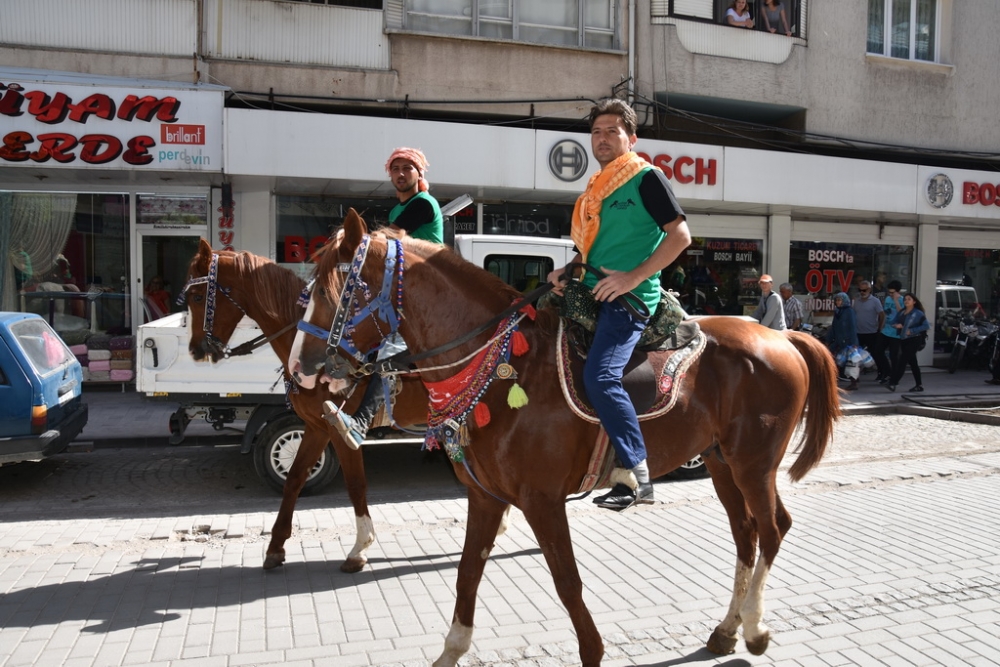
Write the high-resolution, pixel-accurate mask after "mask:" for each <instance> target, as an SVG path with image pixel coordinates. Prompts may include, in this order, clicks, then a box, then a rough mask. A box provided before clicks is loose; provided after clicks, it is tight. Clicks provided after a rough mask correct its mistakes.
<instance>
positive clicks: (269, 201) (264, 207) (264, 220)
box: [213, 176, 281, 262]
mask: <svg viewBox="0 0 1000 667" xmlns="http://www.w3.org/2000/svg"><path fill="white" fill-rule="evenodd" d="M272 185H273V184H272V179H271V178H270V177H246V176H243V177H239V176H238V177H234V178H233V200H234V202H235V210H234V211H233V217H234V221H233V222H234V231H235V239H234V240H235V243H234V247H235V248H236V249H237V250H249V251H250V252H252V253H254V254H255V255H260V256H262V257H269V258H271V259H273V260H274V261H276V262H280V261H281V258H278V257H275V256H274V254H275V252H276V250H275V248H276V247H277V243H276V240H275V233H276V231H275V216H274V200H273V197H272V196H271V189H272ZM213 216H218V212H217V211H215V212H213Z"/></svg>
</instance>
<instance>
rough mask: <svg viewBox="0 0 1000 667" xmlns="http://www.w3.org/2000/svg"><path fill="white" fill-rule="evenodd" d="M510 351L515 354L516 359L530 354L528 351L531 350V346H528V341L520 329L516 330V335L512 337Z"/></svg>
mask: <svg viewBox="0 0 1000 667" xmlns="http://www.w3.org/2000/svg"><path fill="white" fill-rule="evenodd" d="M510 349H511V352H513V353H514V356H515V357H523V356H524V355H526V354H527V353H528V350H530V349H531V346H529V345H528V339H527V338H525V337H524V334H523V333H521V330H520V329H516V330H515V331H514V335H513V336H512V340H511V344H510Z"/></svg>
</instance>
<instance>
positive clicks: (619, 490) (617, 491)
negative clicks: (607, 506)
mask: <svg viewBox="0 0 1000 667" xmlns="http://www.w3.org/2000/svg"><path fill="white" fill-rule="evenodd" d="M631 491H632V490H631V489H630V488H628V487H627V486H625V485H624V484H621V483H618V484H615V485H614V486H613V487H611V490H610V491H608V492H607V493H605V494H603V495H600V496H597V497H596V498H594V504H595V505H600V504H601V503H603V502H604V501H605V500H607V499H608V498H612V497H614V496H620V495H623V494H626V493H631Z"/></svg>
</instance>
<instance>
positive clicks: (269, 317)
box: [187, 240, 427, 572]
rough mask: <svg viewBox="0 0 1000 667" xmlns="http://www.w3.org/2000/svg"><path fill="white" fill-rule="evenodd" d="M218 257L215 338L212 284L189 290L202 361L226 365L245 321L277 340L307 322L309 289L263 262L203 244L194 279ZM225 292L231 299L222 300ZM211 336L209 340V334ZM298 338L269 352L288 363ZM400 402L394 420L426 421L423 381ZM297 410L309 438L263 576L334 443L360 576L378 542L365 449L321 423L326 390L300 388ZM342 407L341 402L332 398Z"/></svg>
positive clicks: (351, 566) (411, 383) (280, 558)
mask: <svg viewBox="0 0 1000 667" xmlns="http://www.w3.org/2000/svg"><path fill="white" fill-rule="evenodd" d="M213 254H214V255H216V256H217V257H218V260H217V265H216V266H217V268H216V275H215V286H214V289H215V291H216V292H217V293H216V298H215V299H214V308H213V309H212V312H213V317H212V318H211V322H212V325H211V327H209V328H210V332H206V331H205V330H204V329H205V327H204V326H203V323H204V322H205V312H206V304H207V303H208V300H209V297H208V291H209V287H210V284H209V283H208V282H207V281H206V282H203V283H200V284H191V285H190V286H189V287H188V289H187V303H188V308H189V309H190V311H191V322H192V326H191V327H190V332H191V341H190V343H189V345H188V350H189V351H190V353H191V356H192V357H194V358H195V359H196V360H199V361H200V360H203V359H206V358H209V359H211V360H212V361H213V362H215V361H218V360H219V359H220V358H222V356H223V354H224V351H225V345H226V343H227V342H228V341H229V340H230V338H231V336H232V335H233V331H235V329H236V325H237V323H238V322H239V321H240V319H242V318H243V315H244V314H246V315H247V316H249V317H250V318H251V319H253V320H254V321H255V322H257V324H258V325H259V326H260V329H261V332H263V333H264V335H266V336H272V335H274V334H277V333H279V332H281V330H282V329H285V328H286V327H287V326H288V325H290V324H291V325H294V324H295V323H296V322H298V321H299V319H300V318H301V317H302V313H303V312H304V311H303V309H302V307H301V306H299V305H297V304H296V302H297V300H298V298H299V295H300V294H302V290H303V288H304V287H305V283H304V282H303V281H302V280H300V279H299V278H298V277H297V276H296V275H295V274H294V273H292V272H291V271H289V270H288V269H285V268H282V267H280V266H278V265H277V264H275V263H274V262H272V261H271V260H269V259H266V258H264V257H258V256H257V255H253V254H251V253H249V252H230V251H222V250H220V251H213V250H212V248H211V246H210V245H209V244H208V243H207V242H206V241H205V240H202V241H201V243H200V245H199V248H198V253H197V254H196V255H195V256H194V258H193V259H192V260H191V264H190V266H189V268H188V277H189V280H192V281H196V280H198V279H199V278H206V277H208V276H209V269H210V266H211V263H212V257H213ZM219 290H224V291H225V292H226V294H227V295H228V296H224V295H223V294H221V293H219ZM209 333H211V336H209V335H208V334H209ZM294 338H295V329H294V328H292V329H290V330H287V331H286V332H285V333H284V334H282V335H280V336H278V337H277V338H275V339H273V340H272V341H271V347H272V348H274V351H275V353H276V354H277V355H278V357H279V358H280V359H282V361H285V360H287V359H288V355H289V351H290V350H291V348H292V341H293V340H294ZM365 386H366V385H364V384H362V385H361V386H360V388H359V390H358V391H355V392H354V393H353V395H352V396H351V397H350V399H349V400H348V401H347V404H346V406H345V408H346V409H347V410H348V412H350V411H352V410H354V409H355V408H356V407H357V404H358V403H359V402H360V400H361V396H362V395H363V394H364V387H365ZM400 386H401V388H402V389H401V391H400V393H399V394H398V395H397V396H396V403H395V406H394V408H393V416H394V418H395V419H396V422H397V423H398V424H400V425H401V426H404V427H406V426H414V425H417V424H423V423H424V421H425V420H426V418H427V392H426V391H425V390H424V388H423V385H422V384H421V383H420V381H419V380H417V379H404V380H403V381H402V383H401V385H400ZM290 398H291V402H292V407H293V408H294V410H295V413H296V414H297V415H298V416H299V417H300V418H301V419H302V421H304V422H305V432H304V434H303V436H302V442H301V444H300V445H299V448H298V452H297V453H296V455H295V460H294V461H293V463H292V467H291V469H290V470H289V471H288V476H287V478H286V479H285V486H284V493H283V494H282V500H281V509H279V510H278V516H277V518H276V519H275V521H274V527H273V528H272V529H271V542H270V544H268V547H267V555H266V557H265V559H264V569H265V570H269V569H271V568H274V567H276V566H278V565H282V564H284V562H285V549H284V545H285V540H287V539H288V538H289V537H291V534H292V513H293V512H294V511H295V502H296V500H298V497H299V494H300V493H301V491H302V487H303V486H305V483H306V480H307V479H308V477H309V473H310V471H311V470H312V468H313V466H315V465H316V462H317V461H319V458H320V456H321V455H322V454H323V452H324V450H325V449H326V446H327V443H332V444H333V448H334V450H335V451H336V454H337V457H338V458H339V459H340V466H341V469H342V470H343V472H344V481H345V483H346V485H347V494H348V496H350V499H351V504H352V505H353V506H354V514H355V517H356V518H357V530H358V532H357V538H356V541H355V543H354V548H353V549H352V550H351V552H350V554H349V555H348V557H347V560H345V561H344V563H343V564H342V565H341V566H340V569H341V570H342V571H344V572H358V571H360V570H361V569H363V568H364V566H365V564H366V563H367V562H368V557H367V555H366V552H367V550H368V547H369V546H370V545H371V544H372V542H374V541H375V528H374V525H373V523H372V520H371V516H369V514H368V500H367V492H368V483H367V480H366V479H365V465H364V459H363V457H362V455H361V450H355V449H352V448H350V447H348V446H347V444H345V443H344V441H343V439H342V438H341V437H340V434H339V433H337V431H336V430H335V429H334V428H333V427H332V426H330V424H328V423H327V422H326V420H324V419H323V402H324V401H326V400H329V399H331V395H330V393H329V391H327V388H326V387H322V386H321V387H319V388H315V389H304V388H300V389H299V390H298V392H297V393H294V392H293V393H292V394H291V396H290ZM332 398H334V399H335V400H336V397H332Z"/></svg>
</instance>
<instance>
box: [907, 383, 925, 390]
mask: <svg viewBox="0 0 1000 667" xmlns="http://www.w3.org/2000/svg"><path fill="white" fill-rule="evenodd" d="M923 390H924V388H923V387H921V386H920V385H919V384H918V385H917V386H916V387H914V388H913V389H911V390H910V391H923Z"/></svg>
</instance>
